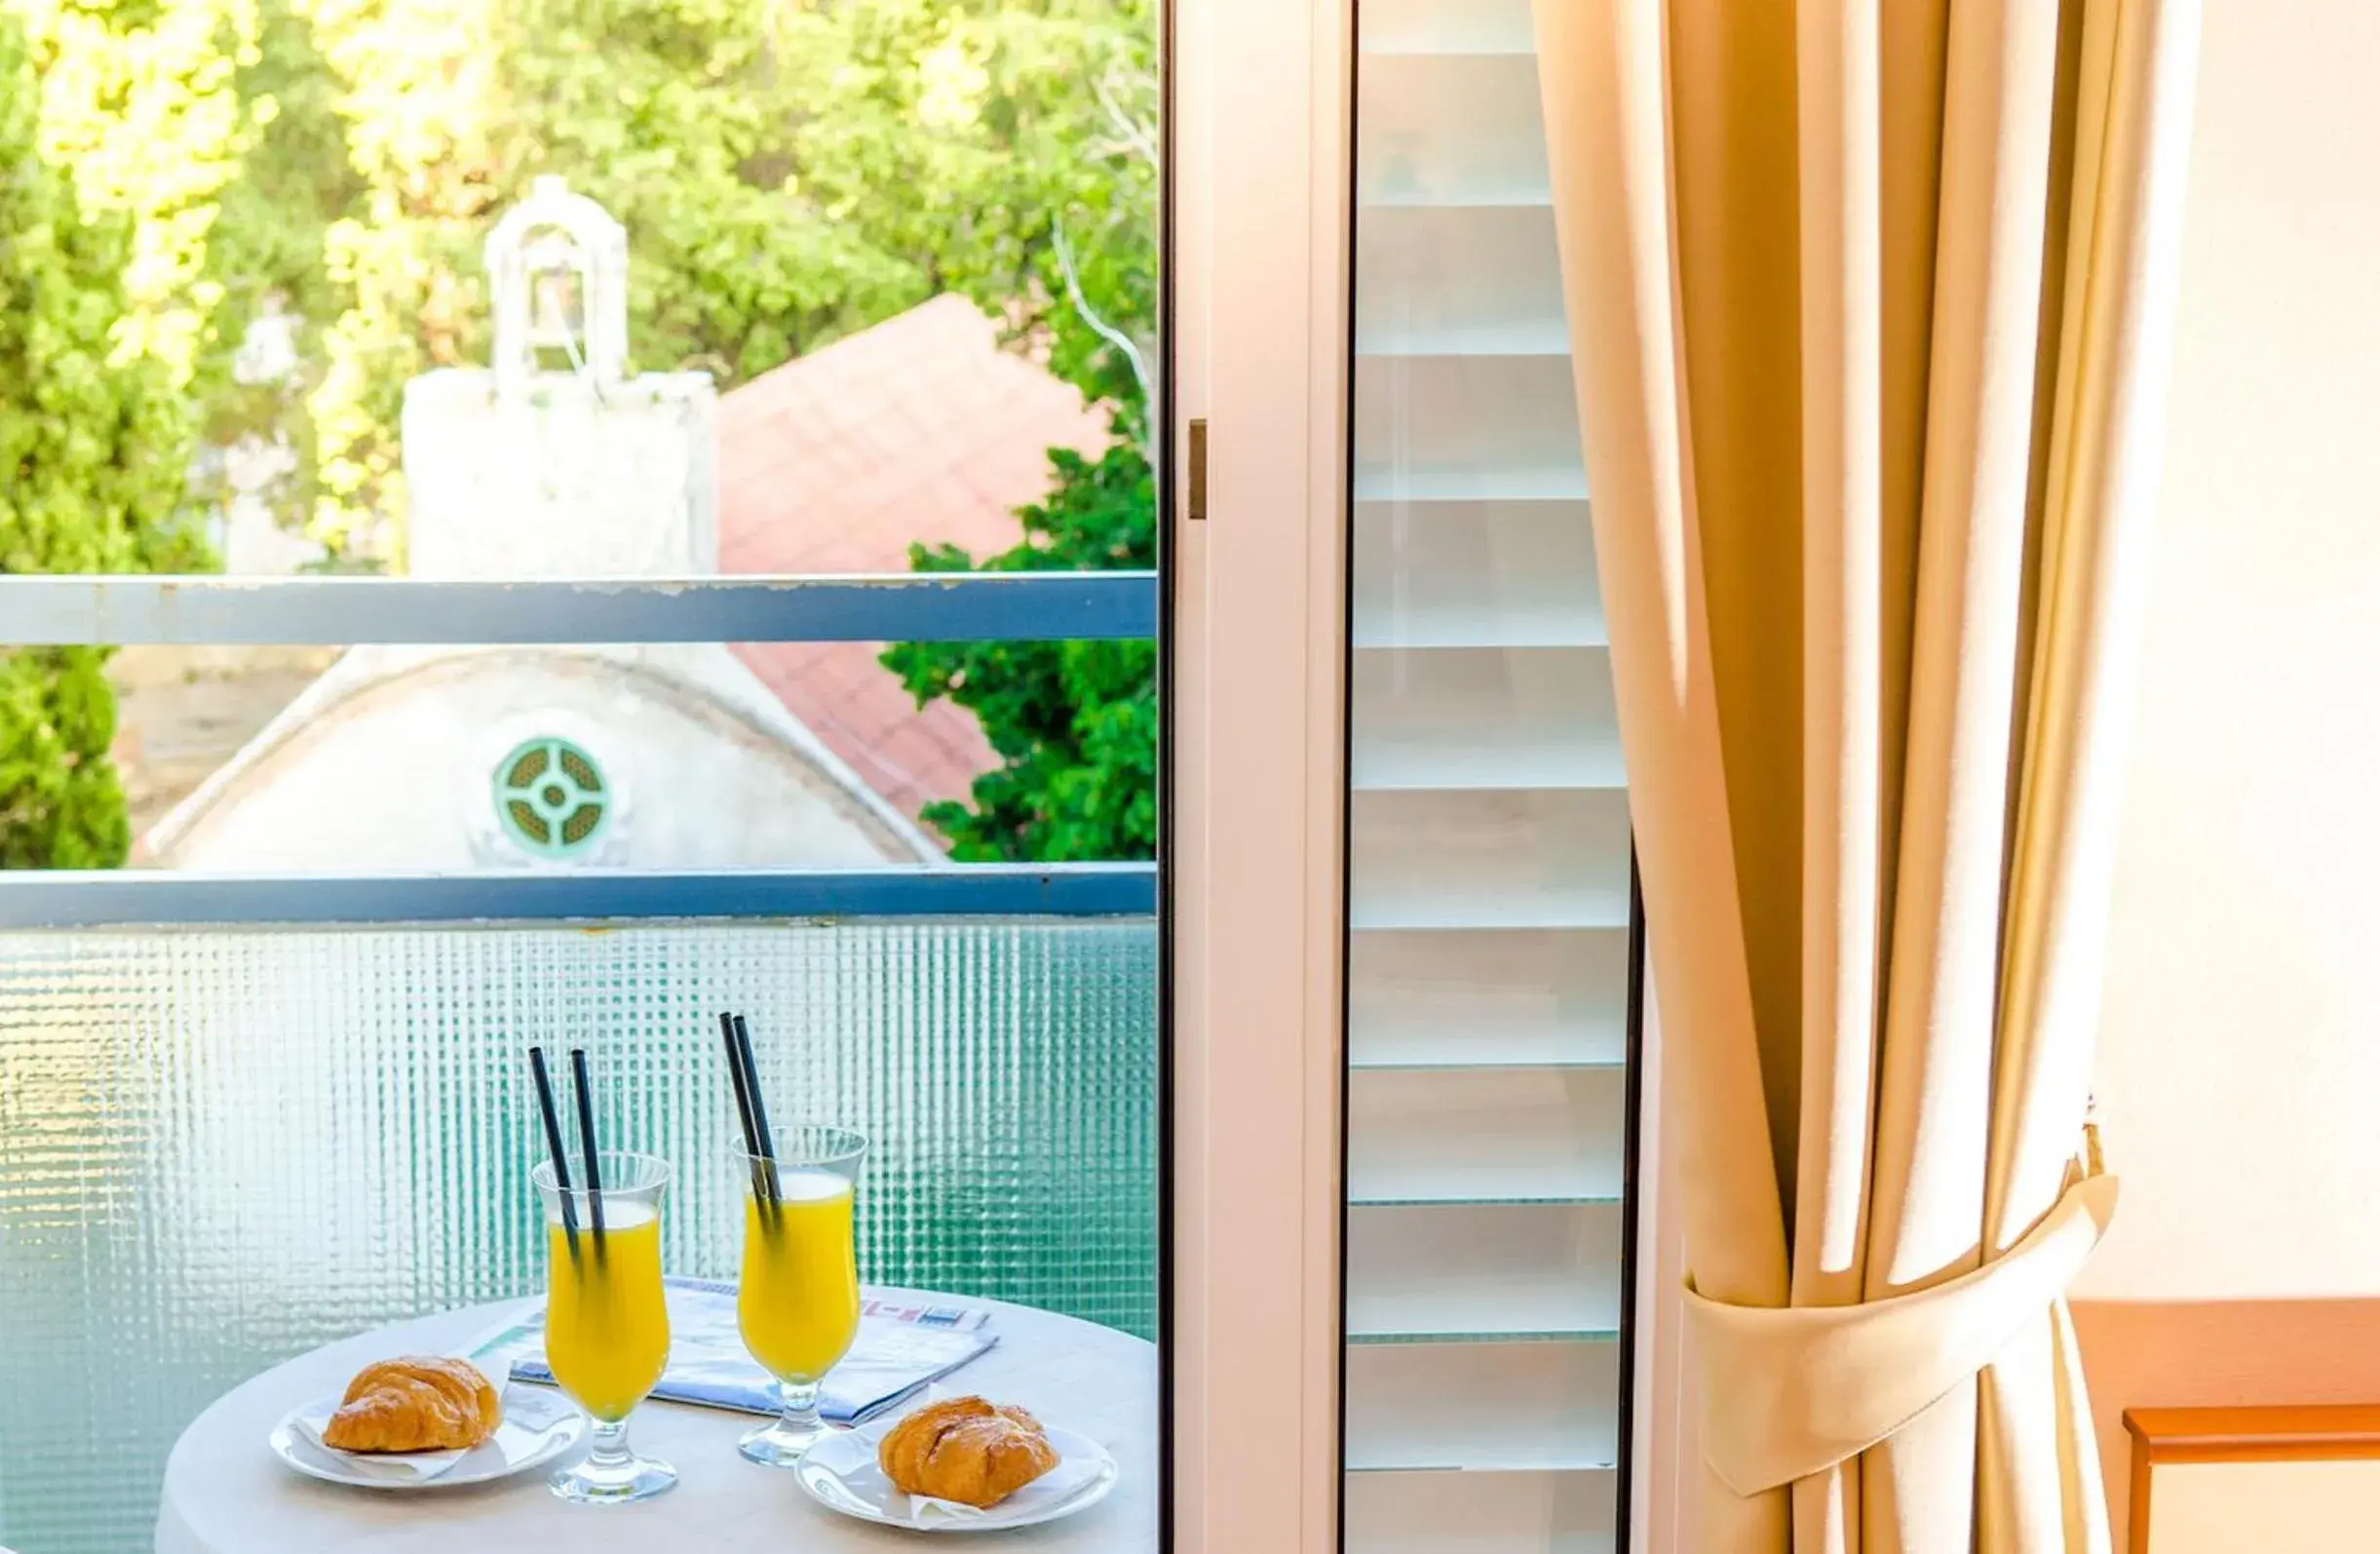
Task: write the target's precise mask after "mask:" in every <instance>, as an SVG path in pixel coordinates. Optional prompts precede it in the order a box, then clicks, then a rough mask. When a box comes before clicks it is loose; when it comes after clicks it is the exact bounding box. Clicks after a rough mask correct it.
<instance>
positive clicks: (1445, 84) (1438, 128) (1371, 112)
mask: <svg viewBox="0 0 2380 1554" xmlns="http://www.w3.org/2000/svg"><path fill="white" fill-rule="evenodd" d="M1552 190H1553V178H1552V175H1551V173H1550V172H1549V169H1548V164H1547V160H1546V132H1545V121H1544V116H1543V113H1542V112H1541V110H1540V108H1539V106H1538V99H1537V61H1536V59H1535V58H1532V57H1531V56H1528V55H1506V56H1494V55H1436V56H1423V55H1388V56H1379V57H1373V58H1365V59H1364V61H1363V111H1362V112H1361V113H1359V114H1358V115H1357V116H1356V193H1357V197H1358V198H1359V199H1360V200H1363V201H1364V202H1366V203H1387V204H1396V205H1544V204H1550V203H1551V202H1552V198H1553V195H1552Z"/></svg>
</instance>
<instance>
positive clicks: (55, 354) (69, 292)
mask: <svg viewBox="0 0 2380 1554" xmlns="http://www.w3.org/2000/svg"><path fill="white" fill-rule="evenodd" d="M36 47H37V45H35V44H33V43H32V42H30V41H29V40H28V38H27V36H26V30H25V28H24V26H23V25H22V22H21V19H20V18H19V16H17V15H12V14H10V13H7V12H5V11H0V234H5V238H6V240H5V242H0V470H6V471H7V472H8V478H7V480H6V481H5V482H0V571H7V572H63V571H78V572H80V571H89V572H108V571H127V570H152V569H169V568H184V567H188V566H190V565H193V564H196V563H199V562H201V561H203V559H204V558H203V553H202V552H201V551H200V550H199V548H198V546H197V543H196V541H195V539H194V537H193V535H192V533H191V530H190V527H189V525H188V524H187V523H186V521H185V520H184V518H183V515H182V507H181V504H182V492H183V486H184V481H185V477H186V473H187V466H188V460H189V452H190V446H191V424H190V417H189V414H188V411H187V409H186V401H185V399H184V397H183V389H184V387H185V386H186V384H187V383H188V381H189V377H190V374H191V371H192V366H191V364H192V363H193V362H194V361H195V359H196V356H197V351H196V347H195V344H192V346H191V349H190V350H189V351H188V352H187V353H186V354H180V355H178V356H177V353H176V351H175V350H174V348H173V347H174V342H176V341H181V342H195V341H196V340H197V338H198V337H199V334H200V332H201V331H202V328H203V327H202V326H193V327H191V328H188V329H187V330H185V329H182V328H179V327H178V326H177V321H176V320H175V319H174V318H173V310H174V309H175V307H176V306H177V305H178V302H179V297H180V291H179V288H180V287H181V285H182V284H183V282H184V280H185V279H187V278H188V276H189V273H190V272H186V271H180V270H176V269H173V267H172V265H171V264H170V263H169V262H167V261H166V260H165V259H161V253H167V254H171V253H173V252H175V251H171V250H166V251H161V250H160V249H159V248H157V247H155V246H150V247H146V248H144V246H143V244H144V239H145V238H147V237H149V236H150V235H151V230H152V229H151V228H150V227H149V225H148V224H147V223H146V222H145V221H144V220H143V219H142V217H143V216H146V215H148V214H151V213H152V212H153V211H154V210H155V207H154V206H151V207H148V208H146V209H143V208H142V207H141V202H139V201H137V200H122V201H119V202H117V203H118V204H119V209H118V211H117V212H116V213H115V214H108V213H106V212H105V211H104V210H102V211H101V212H97V213H93V212H87V211H85V210H84V209H82V208H81V202H80V201H79V200H78V195H77V190H76V182H77V181H78V180H77V179H76V178H75V177H73V176H70V175H68V174H67V173H66V172H65V171H64V170H63V169H61V168H59V167H58V166H57V165H56V164H55V163H54V162H53V161H52V160H51V157H50V155H48V154H47V153H50V152H53V151H55V150H56V149H57V142H56V141H55V140H52V141H50V142H49V143H47V144H45V138H46V136H47V135H54V134H55V133H56V130H55V127H50V128H48V129H47V130H46V127H45V124H44V114H43V109H44V105H45V104H44V102H43V97H44V83H43V81H42V80H41V79H40V78H39V77H37V75H36V71H35V58H36V54H35V49H36ZM87 144H88V143H87ZM95 154H96V152H95ZM134 181H136V180H134ZM142 285H146V286H148V287H150V288H151V290H150V291H147V292H146V293H145V297H144V298H138V299H136V298H135V297H134V295H133V294H132V293H133V291H134V288H135V287H139V286H142ZM141 300H146V301H147V302H148V303H150V307H149V308H147V309H144V308H143V307H142V306H141V305H140V303H141ZM104 656H105V655H104V654H103V653H102V652H101V651H100V650H98V649H96V648H38V649H19V650H16V651H14V652H11V653H9V654H8V655H7V656H6V657H5V658H0V867H5V868H10V869H28V868H36V869H37V868H68V869H72V868H109V867H113V866H114V865H116V864H118V863H121V862H122V861H123V858H124V854H125V849H126V845H127V842H128V839H129V838H128V835H127V828H126V822H125V810H124V794H123V789H122V787H121V786H120V784H119V783H118V781H117V778H116V773H115V769H114V767H113V766H112V765H111V764H110V762H109V760H108V755H107V753H108V746H109V744H110V743H111V741H112V740H113V737H114V733H115V700H114V696H113V694H112V693H111V692H110V690H109V688H108V684H107V680H106V676H105V672H104Z"/></svg>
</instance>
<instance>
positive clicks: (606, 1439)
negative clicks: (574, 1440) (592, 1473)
mask: <svg viewBox="0 0 2380 1554" xmlns="http://www.w3.org/2000/svg"><path fill="white" fill-rule="evenodd" d="M594 1423H595V1428H594V1429H592V1430H590V1431H588V1432H587V1465H588V1466H589V1467H592V1468H597V1469H600V1468H607V1467H618V1466H620V1465H621V1464H622V1463H624V1462H629V1461H633V1460H634V1457H633V1454H631V1453H630V1451H629V1449H628V1420H626V1419H596V1420H595V1421H594Z"/></svg>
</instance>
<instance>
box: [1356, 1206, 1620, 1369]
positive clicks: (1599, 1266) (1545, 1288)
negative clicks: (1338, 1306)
mask: <svg viewBox="0 0 2380 1554" xmlns="http://www.w3.org/2000/svg"><path fill="white" fill-rule="evenodd" d="M1619 1325H1620V1210H1619V1206H1618V1205H1617V1204H1606V1203H1588V1204H1567V1203H1556V1204H1536V1203H1530V1204H1454V1205H1443V1206H1440V1205H1398V1206H1394V1207H1373V1208H1356V1209H1351V1210H1349V1211H1348V1216H1347V1334H1348V1337H1349V1338H1350V1339H1352V1340H1364V1339H1413V1338H1428V1337H1440V1338H1451V1337H1456V1336H1471V1337H1478V1336H1483V1335H1495V1334H1501V1335H1506V1336H1517V1335H1535V1336H1540V1337H1548V1336H1567V1337H1587V1336H1593V1337H1605V1338H1610V1337H1616V1336H1617V1335H1618V1331H1619Z"/></svg>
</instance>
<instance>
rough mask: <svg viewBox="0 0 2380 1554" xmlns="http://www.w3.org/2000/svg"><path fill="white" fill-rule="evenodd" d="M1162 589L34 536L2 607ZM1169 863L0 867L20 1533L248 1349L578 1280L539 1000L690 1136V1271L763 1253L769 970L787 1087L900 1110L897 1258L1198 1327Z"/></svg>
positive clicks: (766, 601)
mask: <svg viewBox="0 0 2380 1554" xmlns="http://www.w3.org/2000/svg"><path fill="white" fill-rule="evenodd" d="M1156 600H1157V595H1156V583H1155V580H1154V579H1153V578H1152V577H1150V576H1149V575H1147V574H1104V575H1096V576H1084V575H1075V574H1011V575H1003V576H998V577H986V576H964V577H949V578H939V577H938V578H932V579H926V580H920V579H915V578H900V579H850V578H837V579H761V580H753V579H739V580H736V581H734V582H700V583H683V584H680V583H603V584H589V583H572V582H557V583H538V584H517V585H450V584H438V585H416V584H409V583H400V582H383V581H360V582H354V583H347V582H339V583H326V582H306V583H277V584H271V585H252V584H246V583H238V582H230V581H222V580H161V579H146V578H123V579H117V578H109V579H89V578H73V579H62V578H8V579H0V621H6V622H7V623H8V624H7V626H6V627H5V628H0V635H5V636H6V637H7V638H9V640H11V641H16V642H81V641H93V642H132V641H145V642H181V641H209V642H220V641H245V642H273V643H287V642H357V641H409V642H431V641H441V642H492V641H509V642H522V641H569V642H603V641H805V640H816V639H821V638H825V639H833V640H847V641H904V640H908V641H914V640H926V639H938V640H943V641H951V640H992V639H1038V640H1048V639H1054V638H1096V637H1106V638H1128V637H1145V636H1149V635H1153V633H1154V631H1155V628H1156V619H1157V608H1156ZM1157 895H1158V892H1157V881H1156V874H1155V871H1154V868H1153V866H1150V865H1147V864H1137V863H1122V864H1094V865H1065V866H1003V867H982V866H967V865H939V866H929V867H919V868H889V867H888V868H880V869H867V870H849V871H772V870H740V871H727V872H719V871H709V872H688V873H652V872H628V871H600V872H597V871H546V872H513V873H504V874H446V875H397V876H378V877H371V878H356V877H345V876H340V875H336V874H324V875H309V876H305V877H280V876H274V877H258V876H227V877H214V876H202V875H188V874H164V873H158V874H140V873H121V874H60V873H52V874H14V875H9V876H6V877H0V1376H5V1377H7V1378H8V1379H9V1385H8V1386H7V1387H6V1388H0V1543H5V1544H9V1545H11V1546H16V1547H21V1548H24V1549H26V1550H28V1551H29V1554H74V1551H83V1550H92V1551H97V1550H118V1549H125V1548H133V1547H140V1546H145V1544H146V1542H147V1540H148V1536H149V1530H150V1525H151V1522H152V1520H153V1518H154V1515H155V1493H156V1485H157V1480H158V1475H159V1473H160V1471H161V1469H162V1466H163V1463H164V1460H165V1457H166V1454H167V1452H168V1451H169V1450H170V1448H171V1446H172V1444H173V1440H174V1438H175V1436H176V1435H177V1434H178V1433H179V1431H180V1429H181V1427H182V1426H183V1424H184V1423H186V1422H187V1421H188V1419H189V1418H191V1417H192V1416H193V1415H195V1414H196V1413H197V1412H198V1411H199V1410H200V1409H201V1408H203V1407H204V1406H205V1405H206V1404H207V1403H208V1402H209V1401H210V1400H211V1399H212V1398H213V1397H214V1396H216V1395H217V1394H219V1393H220V1392H221V1391H223V1390H224V1389H226V1388H228V1387H229V1386H231V1385H232V1384H234V1383H236V1382H237V1381H239V1380H241V1379H244V1378H246V1377H248V1376H250V1375H251V1374H253V1373H255V1372H256V1371H258V1370H261V1369H263V1368H265V1367H266V1366H269V1365H271V1364H273V1363H276V1362H277V1361H279V1360H281V1359H284V1358H286V1357H288V1356H289V1355H291V1354H294V1353H297V1352H300V1351H303V1350H305V1349H308V1348H311V1347H313V1346H315V1345H317V1344H319V1343H321V1342H324V1341H325V1340H328V1339H331V1338H334V1337H337V1336H340V1335H343V1334H348V1333H353V1332H357V1331H360V1330H363V1329H366V1328H369V1327H373V1326H377V1325H379V1324H382V1323H385V1322H388V1321H392V1320H395V1319H397V1318H400V1317H403V1316H407V1315H412V1314H417V1313H420V1312H424V1311H429V1310H434V1309H441V1308H446V1307H452V1306H458V1305H462V1304H465V1303H469V1302H473V1301H485V1300H492V1299H497V1298H500V1297H505V1296H513V1295H523V1294H528V1293H531V1292H532V1291H533V1290H534V1289H536V1288H537V1287H538V1282H539V1279H540V1277H541V1271H540V1253H539V1251H538V1246H539V1243H538V1240H537V1238H536V1231H537V1210H536V1208H535V1206H534V1203H533V1201H532V1196H533V1195H532V1194H531V1192H530V1190H529V1186H528V1181H527V1172H528V1168H529V1165H530V1164H531V1162H532V1160H533V1159H534V1158H535V1157H536V1155H537V1152H538V1148H539V1146H538V1145H537V1142H536V1140H535V1138H534V1128H533V1126H532V1124H531V1123H530V1121H529V1119H530V1117H531V1115H532V1114H533V1107H532V1106H531V1105H530V1103H529V1102H528V1100H527V1098H526V1094H525V1089H524V1086H525V1079H526V1075H525V1072H524V1071H523V1065H522V1062H521V1053H522V1049H523V1048H525V1046H526V1045H527V1044H528V1043H529V1042H530V1041H532V1040H540V1039H542V1040H545V1041H548V1042H550V1043H557V1044H560V1045H564V1046H568V1045H583V1046H586V1047H588V1048H589V1049H590V1050H591V1051H592V1052H593V1053H594V1054H595V1059H596V1063H597V1066H598V1068H600V1069H601V1070H602V1072H603V1074H604V1076H605V1084H604V1087H603V1088H604V1094H605V1100H606V1105H607V1111H606V1114H605V1115H604V1116H603V1117H602V1119H601V1121H602V1127H603V1131H604V1133H605V1135H606V1137H607V1139H610V1140H615V1141H617V1142H618V1144H619V1145H620V1146H623V1147H630V1148H636V1149H643V1150H649V1151H652V1152H655V1153H658V1154H661V1155H664V1156H666V1157H668V1158H669V1159H671V1160H672V1161H673V1162H674V1163H675V1164H676V1166H677V1169H678V1172H679V1178H678V1181H677V1183H676V1185H675V1186H674V1187H673V1189H672V1190H673V1198H672V1213H671V1215H670V1217H669V1219H668V1222H667V1223H668V1226H669V1232H668V1233H669V1237H670V1240H669V1243H668V1246H667V1250H666V1256H667V1259H668V1262H669V1263H670V1265H671V1267H672V1270H673V1271H684V1272H688V1273H695V1274H710V1275H723V1276H732V1275H733V1272H734V1263H735V1249H736V1245H737V1237H738V1227H739V1225H740V1219H739V1215H740V1199H739V1196H738V1193H739V1191H740V1186H739V1178H738V1177H737V1175H736V1173H735V1171H734V1169H733V1167H732V1164H731V1162H730V1161H729V1159H728V1155H727V1150H728V1146H729V1138H730V1134H731V1132H732V1129H733V1122H732V1107H731V1105H730V1103H729V1101H728V1099H727V1097H728V1094H729V1092H728V1087H727V1079H726V1075H725V1072H724V1064H723V1061H722V1059H721V1056H720V1054H719V1052H718V1050H717V1038H716V1030H715V1025H714V1023H713V1022H714V1019H715V1013H716V1011H718V1010H720V1009H737V1010H741V1011H743V1012H744V1013H746V1014H747V1015H748V1016H749V1018H750V1020H751V1023H752V1026H753V1028H754V1030H755V1032H756V1033H757V1034H758V1036H759V1038H760V1052H761V1064H762V1068H763V1078H764V1081H765V1083H766V1085H767V1087H768V1089H769V1091H770V1093H771V1095H772V1098H773V1101H774V1103H775V1106H776V1108H777V1109H778V1110H779V1112H780V1114H781V1115H784V1116H788V1117H790V1116H795V1115H810V1116H818V1117H824V1118H830V1119H832V1120H835V1121H838V1122H843V1123H846V1124H849V1125H851V1126H855V1127H858V1128H860V1129H862V1130H864V1131H865V1132H867V1133H868V1134H869V1135H870V1136H871V1138H872V1139H873V1140H874V1149H873V1151H872V1153H871V1155H870V1157H869V1161H868V1165H867V1168H866V1171H867V1174H866V1176H865V1178H864V1181H863V1183H862V1185H861V1196H860V1204H861V1215H860V1230H859V1234H860V1251H861V1259H862V1264H863V1269H864V1276H865V1277H867V1278H869V1279H871V1280H876V1281H880V1282H886V1283H901V1284H906V1285H912V1286H922V1287H927V1288H936V1289H941V1290H946V1291H950V1292H953V1293H958V1294H973V1295H982V1296H990V1297H997V1298H1000V1299H1005V1300H1011V1301H1022V1302H1025V1303H1028V1304H1032V1305H1037V1306H1042V1307H1045V1308H1048V1309H1052V1310H1056V1311H1061V1312H1066V1313H1068V1314H1071V1315H1075V1316H1080V1317H1084V1318H1088V1319H1090V1320H1094V1321H1098V1322H1104V1323H1108V1324H1111V1325H1113V1326H1116V1327H1118V1328H1121V1329H1124V1330H1126V1331H1128V1332H1132V1333H1136V1334H1139V1335H1142V1336H1144V1337H1146V1336H1151V1335H1153V1332H1154V1328H1155V1324H1156V1314H1157V1267H1158V1244H1157V1211H1158V1137H1157V1116H1158V1109H1159V1095H1160V1084H1161V1078H1162V1076H1161V1072H1160V1049H1159V1029H1160V1022H1159V1006H1158V996H1157V986H1158V962H1159V945H1158V933H1157V926H1156V920H1155V911H1156V905H1157ZM261 1449H262V1448H261V1446H260V1447H259V1450H261Z"/></svg>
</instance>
